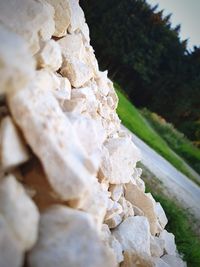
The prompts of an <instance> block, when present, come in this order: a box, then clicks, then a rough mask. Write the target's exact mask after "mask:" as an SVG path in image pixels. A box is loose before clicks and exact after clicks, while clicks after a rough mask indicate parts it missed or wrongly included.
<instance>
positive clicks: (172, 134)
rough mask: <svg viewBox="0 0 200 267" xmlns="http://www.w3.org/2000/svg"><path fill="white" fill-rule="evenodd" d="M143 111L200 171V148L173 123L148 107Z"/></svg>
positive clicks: (188, 161)
mask: <svg viewBox="0 0 200 267" xmlns="http://www.w3.org/2000/svg"><path fill="white" fill-rule="evenodd" d="M141 112H142V115H143V116H144V117H145V118H146V119H147V120H148V121H149V122H150V124H151V126H152V127H153V128H154V129H155V130H156V131H157V132H158V133H159V134H160V135H161V136H162V138H163V139H164V140H165V141H166V143H167V144H168V145H169V147H170V148H172V149H173V150H174V151H175V152H176V153H177V154H178V155H179V156H181V157H182V158H183V159H184V160H185V161H186V162H187V163H188V164H190V166H191V167H192V168H193V169H194V170H195V171H197V172H198V173H200V150H199V149H198V148H197V147H195V146H194V145H193V144H192V142H190V141H189V140H188V139H187V138H186V137H185V136H184V134H182V133H180V132H179V131H177V130H176V129H175V128H174V127H173V125H172V124H171V123H168V122H166V121H165V120H164V119H163V118H162V117H160V116H159V115H157V114H156V113H152V112H150V111H149V110H147V109H143V110H142V111H141Z"/></svg>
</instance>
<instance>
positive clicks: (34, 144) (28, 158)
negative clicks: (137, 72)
mask: <svg viewBox="0 0 200 267" xmlns="http://www.w3.org/2000/svg"><path fill="white" fill-rule="evenodd" d="M107 74H108V73H107V71H103V72H101V71H99V67H98V62H97V60H96V58H95V54H94V51H93V48H92V47H91V45H90V38H89V29H88V26H87V24H86V22H85V17H84V12H83V10H82V9H81V8H80V6H79V1H78V0H7V1H0V77H1V83H0V125H1V128H0V267H44V266H48V267H51V266H52V267H66V266H70V267H79V266H80V267H103V266H105V267H115V266H116V267H119V266H122V267H125V266H126V267H134V266H144V267H148V266H149V267H153V266H154V267H169V266H177V265H179V266H185V263H184V262H183V261H182V260H181V258H180V257H179V255H178V254H177V251H176V245H175V241H174V236H173V235H172V234H170V233H168V232H167V231H166V230H164V228H165V226H166V224H167V218H166V215H165V212H164V210H163V209H162V207H161V205H160V203H156V201H155V200H154V199H153V197H152V195H151V194H147V193H145V184H144V182H143V180H142V178H141V175H142V170H141V169H140V168H137V162H138V161H139V160H140V152H139V151H138V149H137V148H136V146H135V145H134V144H133V143H132V141H131V138H130V136H129V135H128V134H127V133H126V132H124V131H123V130H122V129H121V126H120V119H119V118H118V116H117V113H116V108H117V105H118V97H117V95H116V93H115V90H114V87H113V83H112V81H111V80H109V78H108V77H107Z"/></svg>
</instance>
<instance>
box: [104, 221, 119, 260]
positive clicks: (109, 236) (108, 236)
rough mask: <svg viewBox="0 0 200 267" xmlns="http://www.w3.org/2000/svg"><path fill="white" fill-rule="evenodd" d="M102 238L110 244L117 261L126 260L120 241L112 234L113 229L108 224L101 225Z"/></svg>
mask: <svg viewBox="0 0 200 267" xmlns="http://www.w3.org/2000/svg"><path fill="white" fill-rule="evenodd" d="M101 238H102V240H103V241H104V242H105V244H106V245H109V246H110V247H111V248H112V249H113V251H114V253H115V256H116V259H117V262H118V263H120V262H122V261H123V260H124V257H123V251H122V246H121V244H120V243H119V241H118V240H117V239H116V238H115V237H114V236H113V235H112V234H111V231H110V229H109V227H108V225H107V224H103V225H102V227H101Z"/></svg>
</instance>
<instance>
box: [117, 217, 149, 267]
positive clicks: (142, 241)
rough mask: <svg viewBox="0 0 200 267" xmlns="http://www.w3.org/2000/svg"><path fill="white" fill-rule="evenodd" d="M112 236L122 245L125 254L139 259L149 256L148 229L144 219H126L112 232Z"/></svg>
mask: <svg viewBox="0 0 200 267" xmlns="http://www.w3.org/2000/svg"><path fill="white" fill-rule="evenodd" d="M112 234H113V235H114V236H115V238H116V239H117V240H118V241H119V243H120V244H121V245H122V249H123V251H124V252H125V253H130V254H132V255H138V256H139V257H141V258H142V257H144V256H145V255H148V256H150V229H149V223H148V220H147V218H146V217H142V216H133V217H128V218H127V219H125V220H124V221H123V222H122V223H121V224H120V225H119V226H118V227H117V228H116V229H114V230H113V231H112ZM132 264H133V263H132Z"/></svg>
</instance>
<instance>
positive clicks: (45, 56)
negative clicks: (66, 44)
mask: <svg viewBox="0 0 200 267" xmlns="http://www.w3.org/2000/svg"><path fill="white" fill-rule="evenodd" d="M36 59H37V65H38V68H47V69H50V70H52V71H57V70H58V69H59V68H60V67H61V65H62V54H61V49H60V46H59V44H58V43H57V42H55V41H54V40H48V41H47V42H45V43H44V44H43V45H42V46H41V48H40V51H39V52H38V53H37V54H36Z"/></svg>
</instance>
